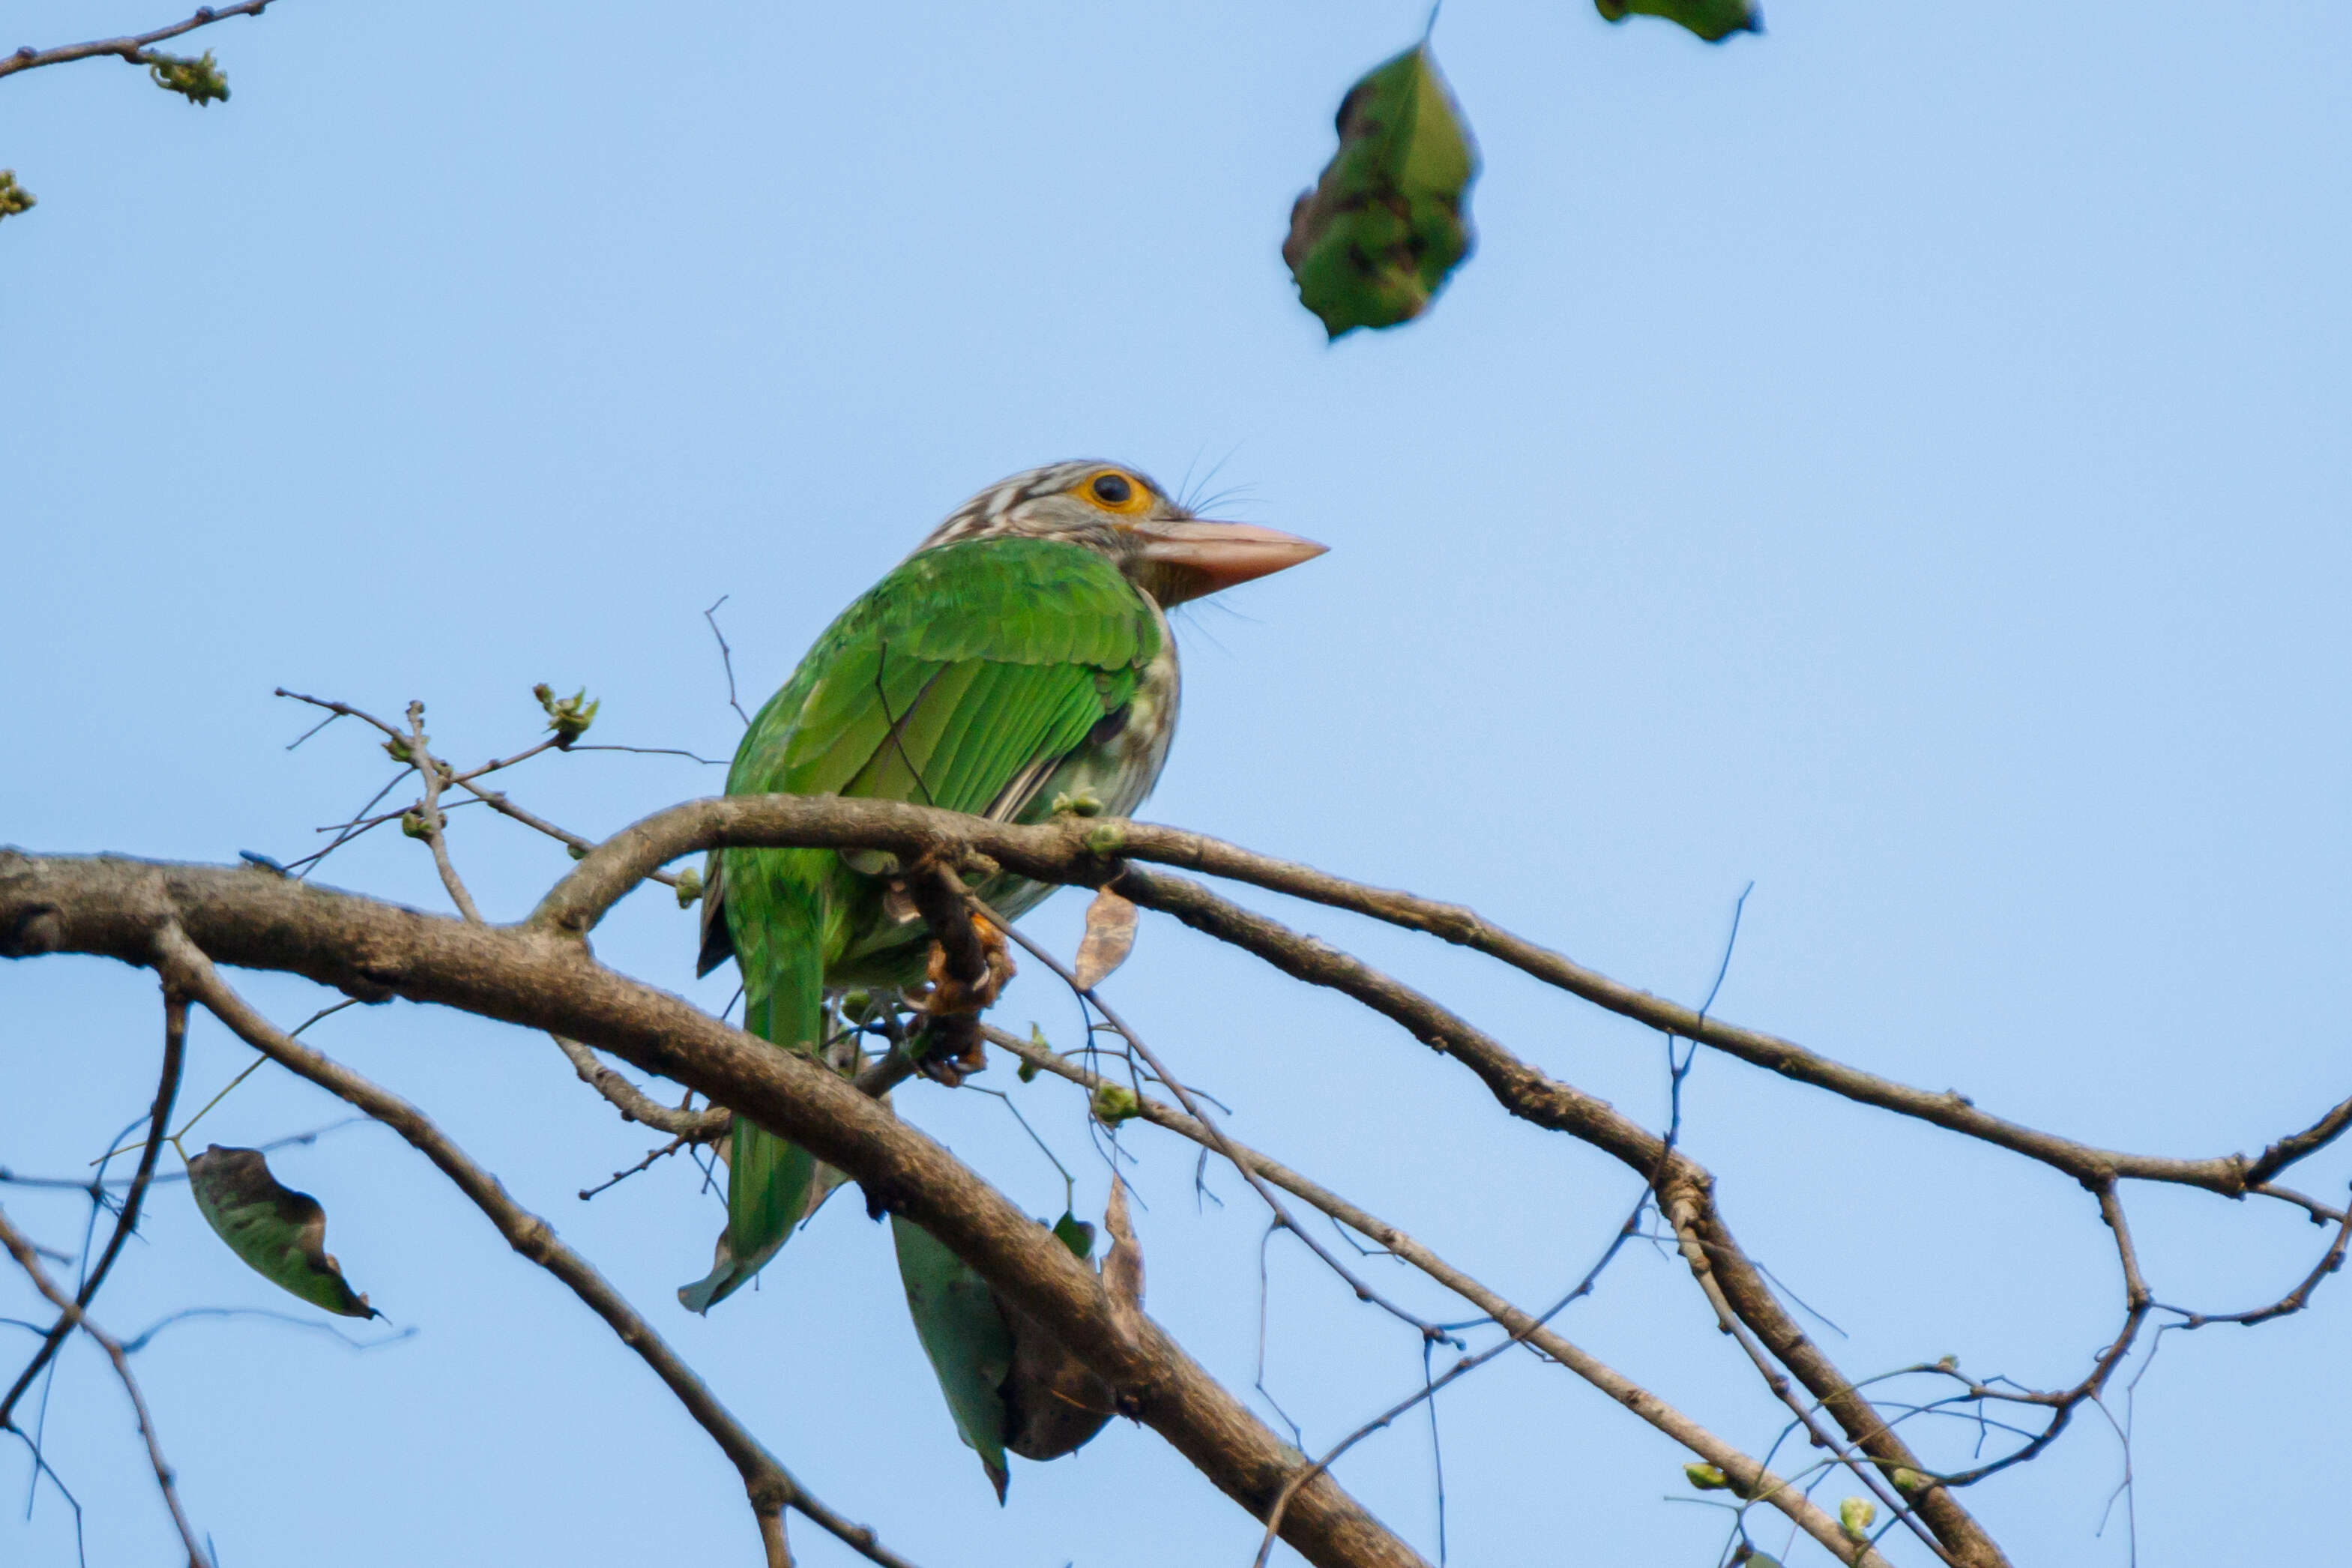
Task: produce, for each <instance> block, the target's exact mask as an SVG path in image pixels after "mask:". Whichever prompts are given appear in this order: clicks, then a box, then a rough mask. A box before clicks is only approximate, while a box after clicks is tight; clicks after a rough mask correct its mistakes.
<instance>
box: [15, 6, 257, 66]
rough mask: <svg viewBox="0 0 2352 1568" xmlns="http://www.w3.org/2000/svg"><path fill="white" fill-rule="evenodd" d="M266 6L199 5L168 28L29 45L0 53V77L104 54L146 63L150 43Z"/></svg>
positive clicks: (254, 12)
mask: <svg viewBox="0 0 2352 1568" xmlns="http://www.w3.org/2000/svg"><path fill="white" fill-rule="evenodd" d="M268 5H270V0H240V3H239V4H237V5H217V6H215V5H199V6H197V7H196V13H195V15H194V16H190V17H189V18H188V19H187V20H186V21H184V22H174V23H173V24H172V25H171V26H168V27H158V28H156V29H155V30H154V31H153V32H152V33H141V34H138V35H137V36H136V37H125V38H98V39H93V40H92V41H91V42H89V43H87V44H60V45H58V47H56V48H53V49H37V48H34V47H32V46H31V45H29V44H28V45H26V47H23V48H21V49H18V50H17V51H16V53H15V54H12V55H5V56H0V76H14V75H16V73H17V72H18V71H27V70H31V69H33V68H35V67H37V66H59V65H64V64H66V63H67V62H68V61H69V60H89V59H100V58H104V57H106V56H108V55H112V56H115V57H116V58H121V59H125V60H128V61H130V62H131V64H132V65H146V64H149V63H150V62H149V61H148V60H147V58H145V56H146V51H147V49H148V48H149V47H150V46H152V45H155V44H160V43H162V42H163V40H164V39H166V38H176V37H179V36H180V35H181V34H183V33H193V32H194V31H195V30H196V29H197V28H198V27H209V26H212V25H213V24H214V23H215V22H226V21H227V20H228V19H229V18H230V17H231V16H260V15H261V13H262V12H263V10H265V9H266V8H267V7H268Z"/></svg>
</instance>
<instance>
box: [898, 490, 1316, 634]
mask: <svg viewBox="0 0 2352 1568" xmlns="http://www.w3.org/2000/svg"><path fill="white" fill-rule="evenodd" d="M974 539H1057V540H1061V541H1064V542H1067V543H1070V544H1076V545H1080V546H1083V547H1084V548H1086V549H1088V550H1092V551H1095V552H1097V553H1098V554H1102V555H1105V556H1108V557H1109V558H1110V560H1111V561H1113V562H1114V563H1117V564H1118V569H1119V570H1120V571H1121V572H1122V573H1124V574H1126V576H1127V579H1128V581H1129V582H1131V583H1133V584H1135V585H1136V586H1137V587H1139V588H1140V589H1142V590H1143V591H1144V592H1145V593H1147V594H1149V595H1151V596H1152V598H1153V599H1155V600H1157V601H1158V602H1159V603H1160V605H1181V604H1182V603H1183V602H1184V601H1185V600H1187V599H1197V598H1200V597H1202V595H1207V594H1213V593H1215V592H1217V590H1219V589H1220V588H1230V587H1232V586H1233V585H1234V584H1236V583H1246V582H1248V581H1249V580H1250V579H1251V578H1253V577H1263V576H1265V575H1266V574H1269V573H1273V572H1279V571H1281V570H1282V569H1283V568H1284V567H1286V566H1296V565H1297V564H1298V563H1300V562H1302V561H1310V560H1312V559H1314V558H1315V557H1316V556H1318V555H1320V554H1322V553H1323V552H1324V550H1325V548H1326V546H1324V545H1320V544H1318V543H1316V542H1314V541H1313V540H1310V539H1301V538H1299V537H1298V536H1297V534H1294V533H1282V532H1278V531H1276V530H1274V529H1271V528H1259V527H1257V526H1255V524H1252V523H1246V522H1216V521H1210V520H1209V519H1206V518H1198V517H1194V516H1193V515H1192V512H1190V511H1189V510H1185V509H1184V508H1183V507H1181V506H1179V505H1178V504H1177V503H1176V502H1175V501H1173V500H1170V499H1169V496H1168V492H1167V491H1165V490H1163V489H1160V487H1159V486H1158V485H1156V484H1154V483H1153V482H1152V481H1151V480H1150V479H1148V478H1146V477H1145V476H1144V475H1143V474H1141V473H1139V472H1138V471H1137V470H1136V469H1134V468H1129V467H1128V466H1126V465H1125V464H1123V463H1106V462H1097V461H1093V460H1081V461H1078V462H1073V463H1055V464H1052V465H1051V466H1049V467H1046V468H1032V469H1030V470H1029V471H1028V472H1027V473H1025V474H1015V475H1013V477H1012V478H1011V479H1005V480H1003V481H1002V482H1001V483H998V484H994V485H992V486H990V487H989V488H988V489H984V490H982V491H981V492H980V493H979V494H978V495H976V496H974V497H972V498H971V500H968V501H966V502H964V503H963V505H961V506H960V507H958V508H956V510H954V511H953V512H950V514H949V515H948V519H947V521H945V522H942V523H940V525H939V527H937V528H935V529H933V530H932V531H931V532H930V536H929V538H927V539H925V540H924V541H923V542H922V543H920V544H919V545H917V546H916V547H915V552H916V553H917V554H920V553H921V552H924V551H926V550H935V549H937V548H939V547H940V545H942V544H960V543H962V542H965V541H967V540H974Z"/></svg>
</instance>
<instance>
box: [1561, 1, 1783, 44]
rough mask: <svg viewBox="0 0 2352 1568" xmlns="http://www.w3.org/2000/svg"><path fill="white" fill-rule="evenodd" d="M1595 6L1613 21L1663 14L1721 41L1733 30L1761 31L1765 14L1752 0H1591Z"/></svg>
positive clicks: (1742, 31)
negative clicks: (1750, 0)
mask: <svg viewBox="0 0 2352 1568" xmlns="http://www.w3.org/2000/svg"><path fill="white" fill-rule="evenodd" d="M1592 4H1593V8H1594V9H1596V10H1598V11H1599V12H1600V13H1601V16H1604V17H1606V18H1608V19H1609V20H1610V21H1612V22H1622V21H1623V20H1624V19H1625V18H1626V17H1628V16H1663V17H1664V18H1665V19H1666V20H1667V21H1669V22H1676V23H1680V24H1681V25H1682V26H1685V27H1686V28H1688V29H1689V30H1690V31H1692V32H1694V33H1696V34H1697V35H1698V36H1699V37H1702V38H1705V39H1706V41H1707V42H1708V43H1710V44H1719V43H1721V42H1723V40H1724V39H1726V38H1727V37H1731V35H1732V34H1734V33H1760V32H1762V31H1763V30H1764V15H1763V13H1762V12H1760V11H1759V10H1758V9H1757V8H1756V7H1755V6H1754V5H1751V4H1750V3H1749V0H1592Z"/></svg>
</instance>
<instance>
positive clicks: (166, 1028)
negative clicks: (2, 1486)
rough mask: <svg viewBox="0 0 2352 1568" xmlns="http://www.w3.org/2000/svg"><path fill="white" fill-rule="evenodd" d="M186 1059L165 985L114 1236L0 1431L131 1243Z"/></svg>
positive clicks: (10, 1401)
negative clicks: (145, 1099) (141, 1137)
mask: <svg viewBox="0 0 2352 1568" xmlns="http://www.w3.org/2000/svg"><path fill="white" fill-rule="evenodd" d="M187 1056H188V999H187V998H186V997H185V996H184V995H183V994H180V993H179V992H177V991H175V990H173V989H172V987H171V986H170V985H169V984H166V985H165V986H164V990H163V1070H162V1072H161V1074H160V1075H159V1076H158V1079H157V1081H156V1084H155V1102H154V1105H153V1107H152V1109H151V1110H150V1111H149V1113H148V1117H147V1142H146V1145H145V1147H143V1148H142V1149H141V1150H140V1152H139V1167H138V1170H137V1171H136V1172H135V1173H133V1174H132V1176H131V1187H130V1190H129V1191H128V1192H126V1193H125V1194H123V1198H122V1208H121V1213H119V1214H117V1215H115V1219H114V1234H113V1235H112V1236H110V1237H107V1241H106V1250H105V1251H104V1252H102V1253H100V1255H99V1259H98V1264H97V1267H95V1268H92V1269H91V1270H90V1271H89V1274H88V1276H86V1277H85V1278H84V1279H83V1280H82V1282H81V1288H80V1289H79V1290H77V1291H75V1292H74V1298H73V1308H74V1310H73V1311H72V1312H71V1313H67V1314H62V1315H60V1316H59V1317H58V1321H57V1326H56V1327H55V1328H53V1329H51V1330H50V1331H49V1332H48V1336H47V1338H46V1339H44V1340H43V1341H42V1342H41V1348H40V1349H39V1350H37V1351H36V1352H34V1353H33V1359H32V1361H31V1362H30V1363H27V1364H26V1368H25V1370H24V1371H23V1372H21V1373H18V1374H17V1376H16V1382H15V1383H14V1384H10V1385H9V1389H8V1392H7V1394H5V1396H0V1426H7V1425H9V1424H10V1423H9V1418H10V1416H11V1415H14V1414H15V1412H16V1402H17V1401H18V1400H19V1399H21V1398H23V1397H24V1394H25V1390H26V1389H27V1388H29V1387H30V1386H32V1383H33V1380H34V1379H35V1378H37V1377H38V1376H39V1375H40V1374H41V1369H42V1368H43V1367H45V1366H47V1365H48V1363H49V1359H50V1358H51V1357H52V1356H54V1355H56V1354H57V1353H58V1346H59V1345H60V1344H62V1343H64V1342H65V1338H66V1336H67V1335H68V1334H69V1333H71V1332H72V1331H73V1328H74V1323H75V1321H77V1320H78V1317H79V1313H80V1311H81V1310H82V1309H83V1308H85V1307H87V1306H89V1304H90V1302H91V1301H93V1300H97V1298H98V1290H99V1287H100V1286H101V1285H103V1284H105V1283H106V1276H107V1274H108V1272H109V1271H110V1269H112V1268H113V1267H114V1260H115V1259H116V1258H119V1257H121V1255H122V1248H123V1245H124V1244H125V1243H126V1242H128V1241H129V1240H130V1239H131V1232H132V1231H134V1230H136V1229H137V1228H138V1227H139V1211H140V1208H141V1207H142V1205H143V1204H144V1202H145V1200H146V1196H147V1188H148V1186H149V1184H151V1183H152V1181H153V1180H154V1177H155V1162H156V1161H157V1159H159V1158H160V1157H161V1156H162V1154H163V1129H164V1128H165V1127H166V1126H168V1125H169V1124H170V1121H171V1117H172V1102H173V1100H177V1099H178V1098H179V1094H180V1077H181V1073H182V1071H183V1069H184V1068H185V1067H186V1065H187ZM105 1173H106V1172H105V1167H104V1166H103V1165H101V1166H100V1169H99V1176H100V1177H103V1176H104V1175H105ZM94 1180H95V1179H94Z"/></svg>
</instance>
